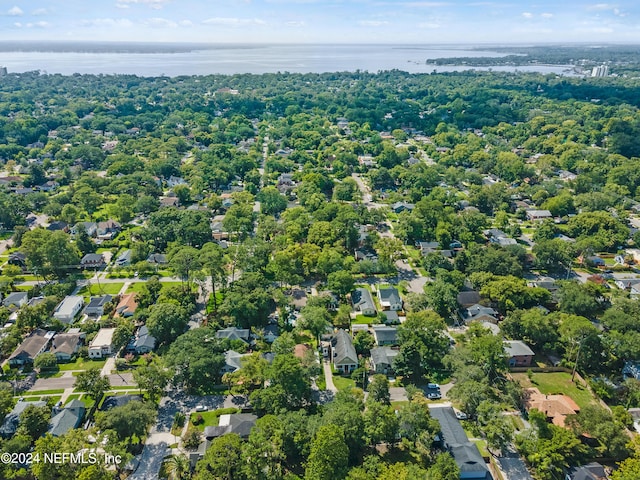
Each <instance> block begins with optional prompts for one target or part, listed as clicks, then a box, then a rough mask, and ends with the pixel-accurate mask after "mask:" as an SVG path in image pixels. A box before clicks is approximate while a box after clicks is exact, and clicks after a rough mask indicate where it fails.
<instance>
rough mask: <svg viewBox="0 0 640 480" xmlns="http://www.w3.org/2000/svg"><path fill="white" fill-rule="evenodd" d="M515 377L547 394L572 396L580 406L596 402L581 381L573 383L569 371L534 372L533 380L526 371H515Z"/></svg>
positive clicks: (522, 383)
mask: <svg viewBox="0 0 640 480" xmlns="http://www.w3.org/2000/svg"><path fill="white" fill-rule="evenodd" d="M512 376H513V378H514V379H515V380H517V381H518V382H520V384H521V385H522V386H523V387H525V388H530V387H535V388H537V389H538V390H540V393H544V394H545V395H551V394H562V393H563V394H565V395H568V396H570V397H571V398H572V399H573V400H574V401H575V402H576V403H577V404H578V405H579V406H580V408H584V407H586V406H587V405H589V404H592V403H594V402H595V398H594V397H593V395H591V392H589V390H588V389H587V387H586V386H585V385H583V384H581V383H578V382H577V381H576V383H573V382H572V381H571V374H570V373H568V372H552V373H534V374H533V375H532V376H531V380H529V377H527V374H526V373H513V374H512Z"/></svg>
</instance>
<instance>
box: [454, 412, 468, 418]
mask: <svg viewBox="0 0 640 480" xmlns="http://www.w3.org/2000/svg"><path fill="white" fill-rule="evenodd" d="M456 418H457V419H458V420H466V419H467V418H469V417H468V416H467V414H466V413H464V412H456Z"/></svg>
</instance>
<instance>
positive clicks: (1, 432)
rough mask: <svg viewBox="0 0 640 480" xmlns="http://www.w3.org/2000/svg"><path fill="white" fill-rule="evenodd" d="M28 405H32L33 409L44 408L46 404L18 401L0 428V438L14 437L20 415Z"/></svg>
mask: <svg viewBox="0 0 640 480" xmlns="http://www.w3.org/2000/svg"><path fill="white" fill-rule="evenodd" d="M30 405H33V406H34V407H46V406H47V402H43V401H38V402H25V401H22V400H18V403H16V405H15V406H14V407H13V410H11V412H9V413H8V414H7V416H6V417H5V418H4V422H3V423H2V426H0V437H2V438H11V437H13V436H14V435H15V433H16V430H18V426H19V425H20V415H21V414H22V412H24V411H25V409H26V408H27V407H28V406H30Z"/></svg>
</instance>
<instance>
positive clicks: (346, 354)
mask: <svg viewBox="0 0 640 480" xmlns="http://www.w3.org/2000/svg"><path fill="white" fill-rule="evenodd" d="M331 346H332V350H333V352H334V356H333V363H337V364H343V363H358V355H357V354H356V349H355V347H354V346H353V343H352V342H351V335H349V334H348V333H347V332H345V331H344V330H342V329H340V330H338V331H337V332H336V334H335V335H334V337H333V339H332V340H331Z"/></svg>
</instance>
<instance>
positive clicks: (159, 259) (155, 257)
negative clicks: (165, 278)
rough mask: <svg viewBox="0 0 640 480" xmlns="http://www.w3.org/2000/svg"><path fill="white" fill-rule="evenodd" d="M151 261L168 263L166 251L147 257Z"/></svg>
mask: <svg viewBox="0 0 640 480" xmlns="http://www.w3.org/2000/svg"><path fill="white" fill-rule="evenodd" d="M147 262H149V263H162V264H164V263H167V256H166V255H165V254H164V253H152V254H151V255H149V256H148V257H147Z"/></svg>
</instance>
